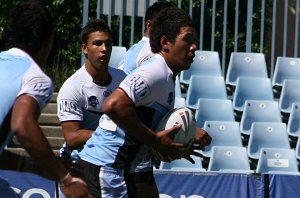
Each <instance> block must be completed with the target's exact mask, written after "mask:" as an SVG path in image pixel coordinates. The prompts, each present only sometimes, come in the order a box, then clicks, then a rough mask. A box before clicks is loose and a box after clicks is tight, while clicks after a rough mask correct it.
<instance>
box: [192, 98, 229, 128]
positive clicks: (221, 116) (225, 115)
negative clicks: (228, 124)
mask: <svg viewBox="0 0 300 198" xmlns="http://www.w3.org/2000/svg"><path fill="white" fill-rule="evenodd" d="M195 119H196V121H197V126H198V127H200V128H202V127H203V126H204V123H205V121H213V120H216V121H235V118H234V112H233V108H232V101H231V100H228V99H199V100H198V105H197V109H196V112H195Z"/></svg>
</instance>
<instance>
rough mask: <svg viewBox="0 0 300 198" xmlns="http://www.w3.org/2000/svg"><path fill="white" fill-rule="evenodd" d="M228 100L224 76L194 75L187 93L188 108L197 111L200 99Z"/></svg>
mask: <svg viewBox="0 0 300 198" xmlns="http://www.w3.org/2000/svg"><path fill="white" fill-rule="evenodd" d="M204 98H206V99H227V92H226V86H225V82H224V78H223V77H222V76H202V75H201V76H199V75H192V77H191V81H190V84H189V87H188V90H187V93H186V106H187V107H188V108H191V109H197V103H198V99H204Z"/></svg>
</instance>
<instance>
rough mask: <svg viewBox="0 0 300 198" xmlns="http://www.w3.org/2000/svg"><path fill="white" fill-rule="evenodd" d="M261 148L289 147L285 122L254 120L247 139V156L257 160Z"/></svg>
mask: <svg viewBox="0 0 300 198" xmlns="http://www.w3.org/2000/svg"><path fill="white" fill-rule="evenodd" d="M262 148H285V149H290V142H289V138H288V134H287V132H286V124H285V123H279V122H278V123H276V122H254V123H253V124H252V127H251V133H250V136H249V141H248V148H247V151H248V156H249V157H250V158H251V159H255V160H257V159H258V158H259V155H260V150H261V149H262Z"/></svg>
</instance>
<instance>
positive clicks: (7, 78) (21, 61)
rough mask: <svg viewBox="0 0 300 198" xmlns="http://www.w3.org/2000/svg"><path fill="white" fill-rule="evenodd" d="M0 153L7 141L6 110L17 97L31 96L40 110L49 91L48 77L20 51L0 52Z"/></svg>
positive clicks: (49, 80)
mask: <svg viewBox="0 0 300 198" xmlns="http://www.w3.org/2000/svg"><path fill="white" fill-rule="evenodd" d="M0 80H1V83H0V124H1V128H0V154H1V153H2V152H3V150H4V148H5V147H6V146H7V144H8V143H9V142H10V141H11V138H12V133H11V132H10V113H11V110H12V107H13V105H14V103H15V101H16V99H17V97H18V96H20V95H23V94H26V95H29V96H31V97H33V98H34V99H35V100H36V101H37V102H38V104H39V106H40V109H42V108H43V107H44V106H45V105H46V104H47V103H48V102H49V100H50V98H51V96H52V94H53V84H52V81H51V79H50V78H49V77H48V76H47V75H46V74H44V73H43V71H42V70H41V69H40V67H39V66H38V65H37V64H36V63H35V62H34V60H33V59H32V58H31V57H30V56H29V55H28V54H27V53H25V52H24V51H22V50H20V49H17V48H12V49H10V50H8V51H5V52H1V53H0Z"/></svg>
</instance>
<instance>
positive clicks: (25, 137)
mask: <svg viewBox="0 0 300 198" xmlns="http://www.w3.org/2000/svg"><path fill="white" fill-rule="evenodd" d="M39 114H40V108H39V105H38V103H37V101H36V100H35V99H34V98H32V97H31V96H28V95H21V96H19V97H18V98H17V100H16V102H15V105H14V107H13V111H12V116H11V130H12V132H13V133H14V135H15V136H16V138H17V139H18V141H19V142H20V144H21V145H22V146H23V147H24V148H25V149H26V151H27V152H28V153H29V154H30V156H31V157H32V158H33V159H34V160H35V161H36V162H38V163H39V164H40V165H41V166H42V167H44V168H45V170H47V171H48V172H49V175H51V178H50V179H53V180H56V181H63V183H64V184H67V185H65V186H63V187H62V190H63V192H64V193H65V195H66V196H67V197H88V196H85V195H89V193H88V190H87V188H86V186H85V185H83V184H82V180H80V179H78V178H74V177H72V176H71V175H69V174H68V171H67V170H66V169H65V167H64V165H63V164H62V163H60V162H59V160H58V159H57V158H56V157H55V155H54V153H53V152H52V150H51V147H50V145H49V143H48V141H47V139H46V137H45V136H44V134H43V132H42V130H41V128H40V127H39V125H38V117H39Z"/></svg>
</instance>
